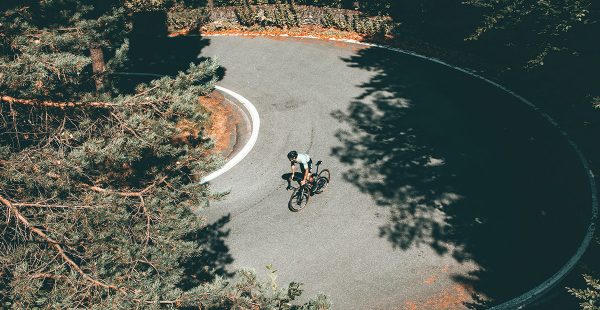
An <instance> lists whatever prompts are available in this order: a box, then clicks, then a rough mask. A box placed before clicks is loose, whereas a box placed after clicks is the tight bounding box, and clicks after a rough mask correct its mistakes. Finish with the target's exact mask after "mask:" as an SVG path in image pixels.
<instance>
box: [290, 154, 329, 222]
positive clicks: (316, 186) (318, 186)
mask: <svg viewBox="0 0 600 310" xmlns="http://www.w3.org/2000/svg"><path fill="white" fill-rule="evenodd" d="M322 163H323V162H322V161H320V160H319V161H318V162H317V164H316V167H317V170H316V171H315V172H314V173H313V174H312V177H313V181H312V182H306V183H305V184H304V185H300V186H299V187H292V186H291V185H290V186H288V189H290V187H291V188H293V189H294V191H293V192H292V196H291V197H290V201H289V203H288V208H289V209H290V211H292V212H298V211H300V210H302V209H304V207H306V204H307V203H308V199H309V198H310V196H312V195H315V194H321V193H322V192H324V191H325V189H326V188H327V185H328V184H329V181H331V173H330V172H329V170H328V169H323V170H321V172H319V166H320V165H321V164H322Z"/></svg>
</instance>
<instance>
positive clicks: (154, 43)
mask: <svg viewBox="0 0 600 310" xmlns="http://www.w3.org/2000/svg"><path fill="white" fill-rule="evenodd" d="M128 39H129V42H130V47H129V51H128V53H127V57H128V62H127V67H126V68H125V69H124V71H125V72H133V73H145V74H153V75H170V76H174V75H176V74H177V73H178V72H180V71H185V70H187V69H188V68H189V66H190V64H191V63H195V64H197V63H200V62H202V61H204V60H206V58H205V57H202V56H201V52H202V49H204V48H205V47H207V46H209V45H210V39H207V38H204V37H202V36H175V37H169V36H168V30H167V15H166V13H165V12H160V11H159V12H143V13H136V14H135V15H134V17H133V29H132V31H131V35H130V36H129V38H128ZM224 76H225V68H223V67H221V68H220V69H219V72H218V78H219V80H221V79H223V77H224ZM155 78H156V76H144V75H135V76H131V75H129V76H124V77H122V78H121V79H122V81H121V82H120V84H119V85H120V86H121V88H124V89H132V88H133V87H135V85H137V84H139V83H142V82H149V81H150V80H152V79H155Z"/></svg>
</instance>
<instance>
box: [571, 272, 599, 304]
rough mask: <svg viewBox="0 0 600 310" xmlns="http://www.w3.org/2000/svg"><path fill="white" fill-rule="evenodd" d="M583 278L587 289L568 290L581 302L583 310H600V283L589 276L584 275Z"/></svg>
mask: <svg viewBox="0 0 600 310" xmlns="http://www.w3.org/2000/svg"><path fill="white" fill-rule="evenodd" d="M583 278H584V280H585V283H586V284H587V288H585V289H574V288H568V289H567V290H568V291H569V293H571V295H573V296H575V297H577V299H579V300H581V303H580V304H579V305H580V306H581V309H582V310H600V281H598V280H596V279H594V278H592V276H589V275H584V276H583Z"/></svg>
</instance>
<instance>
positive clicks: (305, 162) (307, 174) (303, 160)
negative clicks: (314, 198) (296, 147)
mask: <svg viewBox="0 0 600 310" xmlns="http://www.w3.org/2000/svg"><path fill="white" fill-rule="evenodd" d="M287 158H288V159H289V160H290V163H291V168H292V175H291V176H290V182H291V181H292V179H293V178H294V173H295V172H296V164H299V165H300V171H302V181H300V185H304V184H306V180H308V181H309V182H312V181H313V177H312V173H311V170H312V159H311V158H310V156H308V154H298V152H296V151H290V152H289V153H288V154H287Z"/></svg>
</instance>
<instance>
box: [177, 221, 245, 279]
mask: <svg viewBox="0 0 600 310" xmlns="http://www.w3.org/2000/svg"><path fill="white" fill-rule="evenodd" d="M230 220H231V216H230V215H227V216H223V217H222V218H220V219H219V220H218V221H215V222H214V223H212V224H210V225H207V226H205V227H203V228H201V229H199V230H198V231H196V232H195V233H193V234H190V235H189V236H187V238H186V239H188V241H190V242H193V243H195V244H196V245H197V246H199V247H200V248H201V251H200V254H199V255H196V256H193V257H189V258H187V259H186V261H185V262H183V266H184V267H185V274H186V277H185V280H184V281H183V282H182V283H180V286H181V287H182V288H184V289H190V288H192V287H194V286H197V285H200V284H202V283H206V282H210V281H212V280H214V279H215V277H216V276H221V277H225V278H230V277H232V276H233V273H231V272H228V271H227V265H229V264H231V263H233V258H232V257H231V254H229V248H228V247H227V245H226V244H225V238H227V237H228V236H229V230H223V228H224V227H225V225H227V223H229V221H230Z"/></svg>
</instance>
